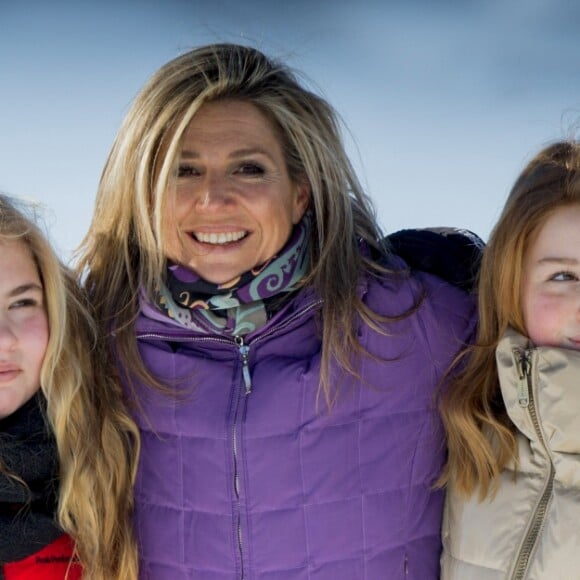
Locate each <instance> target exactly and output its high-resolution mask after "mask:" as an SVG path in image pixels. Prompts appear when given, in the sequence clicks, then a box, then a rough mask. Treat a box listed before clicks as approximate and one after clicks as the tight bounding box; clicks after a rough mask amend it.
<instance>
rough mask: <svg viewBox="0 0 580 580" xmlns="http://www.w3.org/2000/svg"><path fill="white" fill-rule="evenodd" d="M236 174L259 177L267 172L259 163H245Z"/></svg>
mask: <svg viewBox="0 0 580 580" xmlns="http://www.w3.org/2000/svg"><path fill="white" fill-rule="evenodd" d="M236 173H238V174H240V175H247V176H249V177H259V176H261V175H264V173H265V171H264V168H263V167H262V166H261V165H258V164H257V163H244V164H243V165H241V166H240V167H238V169H237V170H236Z"/></svg>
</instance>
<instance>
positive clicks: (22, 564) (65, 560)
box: [3, 534, 82, 580]
mask: <svg viewBox="0 0 580 580" xmlns="http://www.w3.org/2000/svg"><path fill="white" fill-rule="evenodd" d="M73 552H74V545H73V541H72V540H71V539H70V537H69V536H67V535H66V534H63V535H62V536H60V537H58V538H57V539H56V540H55V541H54V542H52V544H48V546H45V547H44V548H42V550H39V551H38V552H35V553H34V554H32V555H30V556H28V557H27V558H24V559H23V560H19V561H18V562H11V563H9V564H4V566H3V571H4V578H5V579H6V580H65V579H66V580H80V579H81V578H82V569H81V565H80V564H79V562H78V561H77V560H76V559H74V560H72V562H71V559H72V557H73ZM67 572H68V574H67Z"/></svg>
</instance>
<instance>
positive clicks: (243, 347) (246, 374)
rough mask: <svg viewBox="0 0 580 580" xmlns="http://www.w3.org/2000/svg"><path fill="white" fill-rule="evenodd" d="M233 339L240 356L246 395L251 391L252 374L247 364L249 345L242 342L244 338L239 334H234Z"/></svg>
mask: <svg viewBox="0 0 580 580" xmlns="http://www.w3.org/2000/svg"><path fill="white" fill-rule="evenodd" d="M235 340H236V344H237V345H238V350H239V351H240V356H241V357H242V377H243V378H244V385H245V386H246V396H247V395H249V394H250V393H251V392H252V376H251V375H250V366H249V364H248V358H249V356H250V347H249V346H248V345H247V344H245V343H244V339H243V337H241V336H236V339H235Z"/></svg>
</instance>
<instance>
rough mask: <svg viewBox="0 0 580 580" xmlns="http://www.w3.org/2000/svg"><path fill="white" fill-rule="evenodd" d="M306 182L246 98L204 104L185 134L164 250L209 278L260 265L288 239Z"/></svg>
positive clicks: (304, 200) (303, 203) (305, 197)
mask: <svg viewBox="0 0 580 580" xmlns="http://www.w3.org/2000/svg"><path fill="white" fill-rule="evenodd" d="M309 196H310V190H309V187H308V186H306V185H305V184H295V183H293V182H292V180H291V179H290V176H289V175H288V170H287V167H286V160H285V158H284V154H283V152H282V146H281V143H280V139H279V137H278V134H277V132H276V130H275V129H274V127H273V126H272V124H271V123H270V121H269V119H268V118H267V117H266V116H265V115H264V114H263V113H262V112H261V111H260V110H259V109H258V108H257V107H256V106H254V105H252V104H250V103H245V102H243V101H223V102H219V101H218V102H215V103H207V104H205V105H203V106H202V107H201V109H200V110H199V111H198V112H197V114H196V115H195V117H194V118H193V119H192V120H191V122H190V123H189V126H188V128H187V130H186V131H185V134H184V139H183V145H182V150H181V156H180V161H179V170H178V176H177V183H176V191H175V197H174V198H173V199H171V198H170V199H169V200H168V204H167V206H166V209H165V216H164V222H165V224H164V227H165V231H166V234H165V240H164V242H165V252H166V255H167V257H168V258H170V259H172V260H173V261H175V262H178V263H180V264H182V265H184V266H186V267H188V268H190V269H191V270H193V271H194V272H196V273H197V274H198V275H199V276H201V277H202V278H204V279H205V280H207V281H209V282H213V283H214V284H225V283H226V282H230V281H232V280H235V279H236V277H237V276H239V275H240V274H242V273H244V272H246V271H248V270H251V269H252V268H254V267H255V266H258V265H261V264H263V263H264V262H266V261H267V260H269V259H270V258H271V257H272V256H274V254H276V253H277V252H278V251H279V250H280V249H281V248H282V247H283V246H284V244H285V243H286V241H287V240H288V238H289V237H290V233H291V231H292V227H293V225H294V224H296V223H298V222H299V221H300V219H301V218H302V216H303V214H304V211H305V210H306V207H307V205H308V201H309Z"/></svg>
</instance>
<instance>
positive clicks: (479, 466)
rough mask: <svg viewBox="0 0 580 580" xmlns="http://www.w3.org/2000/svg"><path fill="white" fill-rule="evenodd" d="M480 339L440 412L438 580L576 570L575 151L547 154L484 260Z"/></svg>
mask: <svg viewBox="0 0 580 580" xmlns="http://www.w3.org/2000/svg"><path fill="white" fill-rule="evenodd" d="M479 313H480V322H479V331H478V335H477V342H476V344H475V345H474V346H472V347H471V348H469V349H468V350H467V352H466V355H465V358H464V359H463V361H462V363H461V364H464V365H465V366H464V368H463V370H462V372H461V374H460V375H459V376H458V378H456V379H455V380H454V381H453V383H452V386H451V388H450V389H449V391H448V392H447V395H446V398H445V400H444V403H443V417H444V422H445V427H446V430H447V436H448V445H449V459H448V463H447V467H446V470H445V474H444V478H443V480H444V481H446V482H447V484H448V493H447V504H446V512H445V514H446V515H445V522H444V526H443V545H444V552H443V557H442V578H444V579H446V580H449V579H464V578H470V579H474V580H476V579H478V578H481V579H483V578H485V579H490V580H491V579H498V580H499V579H504V578H505V579H508V578H509V579H514V580H515V579H518V580H519V579H524V578H526V579H532V578H533V579H539V578H550V579H551V578H576V577H578V570H580V551H578V539H579V535H578V521H579V519H580V389H579V386H580V385H579V383H580V352H579V351H580V144H578V143H577V142H575V141H564V142H558V143H555V144H553V145H550V146H549V147H547V148H545V149H544V150H542V151H540V152H539V153H538V154H537V155H536V156H535V157H534V158H533V159H532V161H530V163H529V164H528V166H527V167H526V168H525V169H524V171H523V172H522V174H521V175H520V177H519V178H518V179H517V181H516V183H515V185H514V186H513V189H512V190H511V193H510V195H509V197H508V200H507V203H506V205H505V208H504V210H503V212H502V214H501V216H500V218H499V221H498V223H497V225H496V226H495V228H494V229H493V232H492V234H491V236H490V239H489V243H488V245H487V248H486V249H485V251H484V255H483V261H482V265H481V271H480V277H479Z"/></svg>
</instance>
